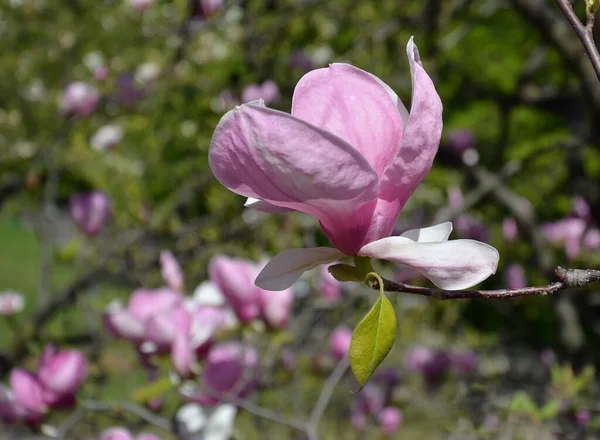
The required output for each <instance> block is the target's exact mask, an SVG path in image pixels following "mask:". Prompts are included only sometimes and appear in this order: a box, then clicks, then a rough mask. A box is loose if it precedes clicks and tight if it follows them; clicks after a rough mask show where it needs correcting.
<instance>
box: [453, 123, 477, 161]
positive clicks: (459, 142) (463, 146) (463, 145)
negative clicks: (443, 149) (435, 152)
mask: <svg viewBox="0 0 600 440" xmlns="http://www.w3.org/2000/svg"><path fill="white" fill-rule="evenodd" d="M474 145H475V135H474V134H473V132H472V131H470V130H465V129H462V130H454V131H452V132H450V134H449V135H448V146H449V147H450V148H452V149H453V150H454V151H456V152H457V153H458V154H461V155H462V154H463V153H464V152H465V151H467V150H468V149H470V148H473V146H474Z"/></svg>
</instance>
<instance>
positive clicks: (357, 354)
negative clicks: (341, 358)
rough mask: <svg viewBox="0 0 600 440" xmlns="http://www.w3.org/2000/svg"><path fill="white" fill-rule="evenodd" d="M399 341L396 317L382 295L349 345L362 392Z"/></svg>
mask: <svg viewBox="0 0 600 440" xmlns="http://www.w3.org/2000/svg"><path fill="white" fill-rule="evenodd" d="M395 339H396V314H395V313H394V308H393V307H392V304H391V303H390V301H389V300H388V299H387V298H386V297H385V296H384V295H381V296H380V297H379V299H378V300H377V302H376V303H375V305H374V306H373V308H372V309H371V311H369V313H368V314H367V316H365V317H364V319H363V320H362V321H361V322H360V323H359V324H358V326H357V327H356V330H354V333H353V334H352V341H351V342H350V367H351V368H352V372H353V373H354V375H355V376H356V379H357V380H358V383H359V384H360V388H361V389H362V388H363V387H364V386H365V384H366V383H367V381H368V380H369V378H370V377H371V375H372V374H373V373H374V372H375V369H376V368H377V367H378V366H379V364H380V363H381V362H382V361H383V360H384V359H385V357H386V356H387V355H388V353H389V352H390V350H391V349H392V345H394V340H395Z"/></svg>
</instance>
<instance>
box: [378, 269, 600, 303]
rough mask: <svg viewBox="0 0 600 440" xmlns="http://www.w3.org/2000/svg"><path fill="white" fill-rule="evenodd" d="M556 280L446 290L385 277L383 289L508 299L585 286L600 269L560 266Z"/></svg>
mask: <svg viewBox="0 0 600 440" xmlns="http://www.w3.org/2000/svg"><path fill="white" fill-rule="evenodd" d="M554 274H555V276H556V281H555V282H553V283H551V284H548V285H546V286H537V287H524V288H521V289H498V290H444V289H431V288H429V287H419V286H413V285H410V284H404V283H396V282H394V281H390V280H386V279H385V278H383V290H385V291H386V292H404V293H413V294H415V295H423V296H428V297H431V298H434V299H439V300H446V299H472V298H486V299H507V298H515V297H518V296H533V295H551V294H553V293H556V292H558V291H560V290H564V289H568V288H577V287H584V286H587V285H588V284H591V283H595V282H599V281H600V270H594V269H563V268H562V267H560V266H558V267H557V268H556V269H555V270H554ZM368 285H369V287H371V288H372V289H375V290H379V282H378V281H377V280H376V279H373V280H371V281H369V284H368Z"/></svg>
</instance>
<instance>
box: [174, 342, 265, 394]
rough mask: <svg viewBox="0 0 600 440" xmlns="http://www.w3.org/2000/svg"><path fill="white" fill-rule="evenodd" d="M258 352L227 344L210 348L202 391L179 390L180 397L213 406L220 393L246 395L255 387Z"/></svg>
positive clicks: (233, 343) (256, 382)
mask: <svg viewBox="0 0 600 440" xmlns="http://www.w3.org/2000/svg"><path fill="white" fill-rule="evenodd" d="M258 371H259V359H258V352H257V351H256V350H255V349H254V348H252V347H250V346H247V345H242V344H239V343H237V342H226V343H222V344H218V345H215V346H214V347H212V348H211V349H210V351H209V353H208V356H207V358H206V364H205V367H204V374H203V380H204V384H205V385H206V386H205V388H202V389H185V388H184V389H182V391H181V392H182V394H183V395H184V396H185V397H187V398H188V399H190V400H192V401H194V402H196V403H199V404H200V405H214V404H216V403H218V402H219V401H220V395H221V394H222V393H228V392H233V393H235V394H236V395H237V396H239V397H245V396H247V395H248V394H249V393H250V392H251V391H252V390H253V389H254V388H256V387H257V385H258Z"/></svg>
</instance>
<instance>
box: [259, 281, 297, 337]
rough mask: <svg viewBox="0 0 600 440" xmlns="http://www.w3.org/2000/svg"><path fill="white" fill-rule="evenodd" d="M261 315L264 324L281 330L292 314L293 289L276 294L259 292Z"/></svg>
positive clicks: (266, 291)
mask: <svg viewBox="0 0 600 440" xmlns="http://www.w3.org/2000/svg"><path fill="white" fill-rule="evenodd" d="M260 297H261V315H262V318H263V320H264V321H265V323H266V324H267V325H268V326H269V327H271V328H276V329H282V328H285V327H286V326H287V323H288V321H289V319H290V316H291V314H292V303H293V302H294V289H292V288H290V289H285V290H281V291H277V292H271V291H268V290H262V289H261V290H260Z"/></svg>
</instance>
